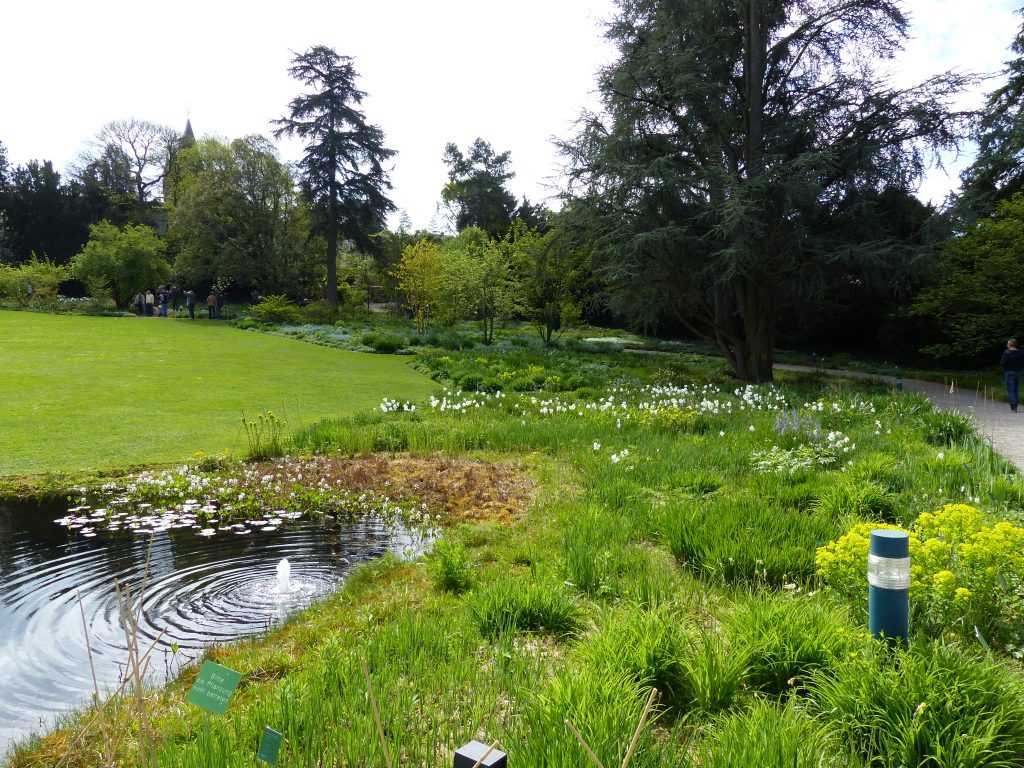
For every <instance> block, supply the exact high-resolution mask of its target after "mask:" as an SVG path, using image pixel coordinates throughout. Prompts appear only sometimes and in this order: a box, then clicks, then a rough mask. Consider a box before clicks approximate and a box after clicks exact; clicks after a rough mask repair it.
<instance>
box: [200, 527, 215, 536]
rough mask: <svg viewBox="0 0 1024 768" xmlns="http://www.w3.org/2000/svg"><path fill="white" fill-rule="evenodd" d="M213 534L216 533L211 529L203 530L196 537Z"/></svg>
mask: <svg viewBox="0 0 1024 768" xmlns="http://www.w3.org/2000/svg"><path fill="white" fill-rule="evenodd" d="M215 533H216V531H215V530H213V528H203V530H201V531H200V532H199V534H198V535H200V536H213V535H214V534H215Z"/></svg>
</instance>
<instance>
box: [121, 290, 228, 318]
mask: <svg viewBox="0 0 1024 768" xmlns="http://www.w3.org/2000/svg"><path fill="white" fill-rule="evenodd" d="M182 301H184V303H185V309H186V311H187V312H188V316H189V318H190V319H191V320H195V319H196V294H195V291H193V290H192V289H191V288H189V289H187V290H185V291H182V290H181V288H179V287H178V286H176V285H161V286H160V287H159V288H157V289H156V290H155V291H154V290H153V289H152V288H147V289H146V291H144V292H143V291H140V292H139V293H137V294H135V298H134V299H133V300H132V306H133V307H135V312H136V313H137V314H138V315H139V316H140V317H167V313H168V310H169V309H170V308H171V307H173V308H174V310H175V312H177V311H178V309H180V308H181V303H182ZM223 306H224V304H223V297H222V296H220V295H219V294H217V293H215V292H213V291H210V295H209V296H207V297H206V311H207V313H208V316H209V318H210V319H211V320H216V319H217V318H218V317H220V316H221V310H222V309H223Z"/></svg>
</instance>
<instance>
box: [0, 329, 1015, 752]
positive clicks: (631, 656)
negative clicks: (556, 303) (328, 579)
mask: <svg viewBox="0 0 1024 768" xmlns="http://www.w3.org/2000/svg"><path fill="white" fill-rule="evenodd" d="M258 338H261V337H258ZM331 354H337V353H336V352H331ZM417 365H418V367H420V368H421V369H422V370H424V371H425V372H428V373H430V374H431V375H433V376H434V377H435V378H437V379H438V380H440V381H441V382H454V381H459V382H461V386H462V389H457V388H456V387H455V386H454V385H453V386H452V388H451V389H448V390H446V391H445V392H443V393H441V392H439V393H437V394H436V395H433V396H431V397H430V398H429V399H422V398H421V399H417V400H406V399H404V398H399V397H390V396H389V397H388V398H387V399H386V400H384V401H383V402H380V403H379V404H378V405H377V407H375V408H373V409H368V410H364V411H361V412H359V413H356V414H353V415H348V416H345V415H341V416H338V417H335V418H330V419H326V420H323V421H320V422H317V423H315V424H312V425H309V426H307V427H303V428H301V429H296V430H294V431H293V433H292V434H291V435H289V437H288V439H287V440H285V441H284V444H282V445H280V446H278V448H279V450H281V451H284V452H287V453H288V454H290V455H292V456H294V457H303V456H305V457H315V461H316V462H320V463H321V464H320V466H321V467H323V468H324V469H322V470H321V471H322V472H323V473H324V474H325V475H326V474H327V473H328V470H327V469H326V467H329V466H330V467H334V466H341V464H342V463H344V462H351V461H354V460H357V459H358V460H370V459H372V460H373V461H376V462H379V464H378V469H377V470H375V473H377V474H379V473H381V472H382V469H381V468H383V467H385V466H391V467H395V469H394V471H393V472H392V473H391V474H390V475H389V477H388V480H387V483H386V486H387V488H388V489H389V491H388V492H389V494H390V495H392V496H394V495H397V496H398V497H401V496H403V494H404V495H407V496H409V497H410V498H413V499H415V498H417V496H418V494H419V500H420V501H423V502H430V503H437V502H438V498H439V497H437V496H436V494H435V495H434V496H431V499H432V500H433V501H431V500H430V499H427V498H424V497H423V496H422V494H421V493H420V491H418V490H417V489H422V487H423V486H422V484H421V478H419V477H417V478H416V479H415V481H414V479H413V478H412V477H411V476H410V477H409V480H408V482H407V483H403V481H402V477H403V476H402V472H403V471H404V470H403V469H401V467H403V466H405V465H404V464H402V462H409V461H413V460H416V461H419V460H427V459H431V460H435V461H440V462H450V461H454V460H456V459H457V460H459V461H467V462H470V463H471V464H472V465H473V466H474V467H476V468H477V469H476V470H475V472H474V474H473V475H472V478H473V479H472V480H471V481H467V480H460V481H459V482H458V483H454V484H452V486H451V487H450V488H449V489H448V491H447V492H448V493H449V494H450V496H451V498H453V499H460V500H461V499H465V498H467V497H471V498H474V499H495V498H502V499H503V498H504V496H503V495H502V494H501V493H499V492H498V491H496V490H494V489H493V488H489V487H488V477H490V476H493V477H498V476H501V477H507V476H508V474H509V473H517V474H520V475H522V476H523V478H525V479H526V481H528V485H529V487H530V488H532V491H531V493H530V494H529V496H528V498H524V499H523V500H521V501H520V502H518V503H516V504H513V505H512V508H511V511H509V510H506V511H505V513H504V514H502V515H500V516H494V517H493V518H489V517H488V516H487V515H466V514H460V513H459V511H458V510H460V509H461V511H462V512H463V513H465V512H467V511H469V508H472V507H474V506H476V505H475V503H474V504H468V505H467V504H462V506H461V507H460V506H459V504H454V505H449V507H450V510H451V509H455V510H456V512H455V513H453V514H449V515H448V516H447V517H445V518H444V524H445V527H444V534H443V538H442V539H441V540H440V541H439V542H438V543H437V545H436V546H435V547H434V549H433V552H432V553H431V554H430V555H428V556H427V557H426V558H423V559H420V560H416V561H412V562H409V561H405V560H401V559H397V558H386V559H383V560H379V561H377V562H375V563H372V564H369V565H366V566H363V567H361V568H360V569H358V570H357V571H356V573H355V575H354V576H353V577H352V578H351V579H350V580H349V581H348V583H347V584H346V586H345V587H344V588H343V589H342V590H341V591H339V592H338V593H337V594H335V595H334V596H332V597H331V598H330V599H328V600H326V601H325V602H323V603H321V604H319V605H317V606H314V607H313V608H311V609H310V610H308V611H306V612H304V613H302V614H301V615H299V616H297V617H295V618H294V619H292V620H291V621H290V622H288V623H287V624H286V625H285V626H284V627H282V628H280V629H277V630H275V631H273V632H271V633H270V634H269V635H268V636H267V637H265V638H263V639H259V640H256V641H251V642H245V643H240V644H236V645H230V646H224V647H217V648H214V649H211V650H210V652H209V654H208V656H209V658H212V659H214V660H216V661H218V662H220V663H222V664H225V665H227V666H229V667H231V668H233V669H236V670H238V671H239V672H241V673H242V676H243V678H242V685H241V688H240V690H239V693H238V694H237V695H236V698H235V700H234V701H233V703H232V706H231V708H230V710H229V712H228V713H227V715H225V716H224V717H220V718H212V719H211V718H207V717H204V716H203V715H202V714H201V713H200V712H199V711H198V710H197V709H196V708H194V707H191V706H189V705H187V704H186V703H185V700H184V697H185V694H186V692H187V690H188V687H189V686H190V685H191V683H192V681H193V680H194V677H195V669H194V668H189V669H186V671H185V672H184V673H183V674H182V675H181V677H180V678H179V679H178V680H177V681H175V682H174V683H172V684H170V685H169V686H167V687H166V688H164V689H161V690H154V691H148V692H147V693H146V694H145V695H144V696H140V697H139V698H138V699H135V698H133V697H126V698H124V699H119V700H116V701H113V702H111V703H109V704H108V705H106V706H105V707H102V708H99V709H94V710H92V711H90V712H86V713H84V714H82V715H79V716H76V717H74V718H71V719H70V720H69V721H68V722H67V723H66V725H65V726H64V727H63V728H61V729H58V730H56V731H55V732H53V733H51V734H50V735H48V736H46V737H45V738H43V739H41V740H38V741H35V742H33V743H31V744H27V745H24V747H22V748H21V749H20V750H18V751H17V752H16V753H15V754H14V755H13V756H12V759H11V763H10V764H11V766H12V767H14V768H28V767H29V766H33V767H34V766H43V765H56V764H61V765H66V766H69V767H77V766H82V767H84V766H101V765H108V764H114V763H116V764H123V765H160V766H174V767H180V768H186V767H198V766H203V767H204V768H211V767H212V768H227V767H228V766H242V765H250V764H252V761H253V759H254V754H255V750H256V744H257V740H258V736H259V734H260V732H261V731H262V729H263V727H264V725H270V726H271V727H273V728H276V729H277V730H279V731H281V732H282V733H283V734H284V737H285V742H284V747H283V751H282V754H281V759H280V763H279V764H280V765H284V766H321V765H339V766H342V765H344V766H347V765H359V766H396V765H400V766H446V765H450V764H451V754H452V751H453V750H454V749H455V748H456V747H457V746H459V745H460V744H462V743H464V742H466V741H468V740H470V739H472V738H477V739H479V740H481V741H484V742H486V743H494V742H497V743H498V744H500V745H501V748H502V749H505V750H506V751H507V752H508V753H509V755H510V760H511V761H512V763H513V764H515V765H524V766H542V765H543V766H554V767H555V768H561V767H563V766H564V767H565V768H569V767H570V766H572V767H576V766H586V765H595V764H596V763H595V762H594V758H596V759H597V760H599V761H600V763H601V764H602V765H604V766H608V767H610V766H620V765H622V764H624V762H628V763H629V765H632V766H647V767H651V768H654V767H656V766H666V767H667V766H701V768H709V767H710V768H717V767H718V766H721V767H722V768H725V766H754V765H756V766H763V767H766V768H773V767H775V766H778V768H783V766H785V767H786V768H794V767H795V768H804V767H806V768H811V766H815V767H816V768H820V767H821V766H846V767H849V768H862V767H864V768H866V767H867V766H891V767H892V768H899V767H902V766H936V767H938V766H948V767H949V768H953V767H954V766H958V767H963V766H1021V765H1024V678H1022V676H1021V669H1020V666H1019V662H1018V661H1017V659H1018V658H1019V657H1020V656H1021V653H1022V651H1021V646H1022V645H1024V643H1022V638H1021V627H1022V625H1021V616H1022V615H1024V614H1022V612H1021V607H1022V605H1024V601H1022V598H1024V588H1022V585H1024V578H1022V577H1024V563H1022V557H1024V555H1022V554H1021V548H1020V547H1019V546H1017V545H1018V544H1020V543H1021V542H1024V539H1022V538H1021V534H1022V533H1024V531H1022V529H1021V528H1020V527H1018V525H1017V523H1018V522H1019V521H1020V519H1021V517H1022V514H1024V483H1022V482H1021V480H1020V479H1019V478H1018V477H1017V476H1016V472H1015V471H1014V470H1013V468H1012V467H1010V466H1008V465H1007V464H1006V463H1005V462H1004V461H1003V460H1002V459H1001V458H1000V457H998V456H997V455H995V454H994V453H993V452H992V451H991V450H990V449H989V448H988V446H986V445H985V444H984V443H983V442H982V441H981V440H980V439H979V438H978V437H977V436H976V435H975V434H974V433H973V431H972V430H971V428H970V425H969V423H967V422H966V421H965V420H964V419H963V418H961V417H958V416H956V415H955V414H954V415H950V414H938V413H935V412H934V411H933V410H932V409H931V407H930V405H929V404H928V403H927V401H925V400H923V399H922V398H920V397H917V396H913V395H906V394H897V393H893V392H890V391H888V390H887V389H885V388H884V387H881V386H878V385H870V384H865V383H854V382H844V381H836V380H821V379H816V378H813V377H798V376H790V377H788V378H785V379H784V380H783V381H782V382H780V383H779V385H777V386H774V387H737V385H736V384H735V383H733V382H730V381H729V380H728V379H727V378H726V376H725V374H724V372H723V371H722V368H721V365H720V363H717V362H715V361H712V360H706V359H701V358H698V357H686V358H684V357H681V356H676V357H672V358H667V357H664V358H663V357H658V358H650V357H643V358H638V356H635V355H625V354H622V353H614V354H613V353H588V352H581V351H576V352H570V351H565V350H562V351H551V352H548V351H544V350H540V349H519V348H516V349H505V350H499V351H491V350H481V349H474V350H469V351H464V352H457V351H452V350H430V351H427V352H424V353H423V354H422V355H421V356H420V357H419V358H418V360H417ZM573 376H575V377H577V378H576V379H573V380H571V381H570V379H571V378H572V377H573ZM467 387H469V388H471V389H467ZM385 391H387V390H386V389H385ZM259 452H260V453H265V452H271V451H262V450H261V451H259ZM360 457H362V458H361V459H360ZM312 460H314V458H307V459H302V458H294V459H287V460H286V461H285V464H287V462H292V461H312ZM242 466H244V465H242ZM279 466H283V465H279ZM303 466H306V465H303ZM489 467H490V468H491V469H490V470H488V468H489ZM190 471H192V472H195V473H199V474H206V475H209V476H210V477H214V478H215V477H217V476H224V475H225V474H230V473H232V472H243V473H245V472H247V473H248V474H250V475H252V476H253V477H259V476H260V475H261V474H262V473H263V472H264V471H265V470H263V469H260V468H259V466H254V467H253V468H252V469H251V470H245V469H242V470H240V469H238V468H237V467H232V466H230V465H226V466H223V467H219V468H217V467H206V468H196V469H194V470H190ZM332 471H334V470H332ZM303 472H305V473H306V474H307V475H308V474H309V472H308V470H303ZM336 476H338V473H337V472H335V474H334V475H332V477H336ZM299 477H301V475H299ZM193 479H194V478H189V479H188V481H187V482H186V481H184V480H182V483H185V485H184V487H194V484H193V483H192V480H193ZM175 482H176V481H175ZM275 482H277V481H275ZM137 485H139V486H140V487H141V485H142V484H137ZM212 485H215V483H213V484H211V487H212ZM227 485H228V486H229V487H235V486H234V485H233V484H232V483H231V482H228V483H227ZM172 486H174V482H168V483H164V482H162V481H161V482H156V483H154V484H153V485H152V489H155V490H151V493H152V494H155V495H148V496H146V498H147V500H148V501H150V502H153V503H157V504H160V505H163V506H167V505H172V504H173V503H176V501H175V500H176V499H178V498H179V496H176V495H174V494H176V493H178V491H170V490H167V489H168V488H171V487H172ZM288 487H292V488H293V489H294V488H297V486H285V487H284V491H287V490H288ZM147 493H150V492H147ZM161 493H165V494H168V495H167V496H166V498H161V497H160V494H161ZM181 493H184V491H181ZM294 493H295V491H294V490H293V495H294ZM303 498H307V499H308V498H309V497H308V496H306V497H303ZM274 503H275V504H276V503H279V501H278V499H277V498H275V500H274ZM282 503H283V502H282ZM450 510H449V511H450ZM239 514H240V515H242V516H244V515H247V514H251V512H250V511H249V510H240V511H239ZM875 525H891V526H899V527H903V528H906V529H908V530H910V531H912V533H913V536H914V539H913V542H912V546H913V547H915V550H914V557H915V559H914V564H915V571H914V579H915V591H914V593H913V617H912V623H913V641H912V643H911V645H910V646H909V647H908V648H905V649H901V650H889V649H887V647H886V646H885V645H884V644H879V643H877V642H875V641H873V640H871V639H870V638H869V637H868V636H867V633H866V628H865V626H866V584H865V581H864V568H865V560H866V539H863V537H862V536H860V534H859V533H858V532H859V531H861V530H862V529H863V528H864V527H865V526H866V527H867V528H870V527H872V526H875ZM859 536H860V538H858V537H859ZM993 574H998V579H996V578H995V576H994V575H993ZM851 585H852V586H851ZM367 679H369V681H370V683H369V685H368V683H367ZM370 690H372V692H373V695H372V696H369V695H368V693H369V692H370ZM652 690H656V691H657V693H656V694H655V695H654V698H653V699H652V698H651V693H650V692H651V691H652ZM649 701H652V702H653V704H652V705H651V709H650V710H649V711H648V712H647V714H646V716H645V714H644V712H645V704H646V703H647V702H649ZM375 708H376V709H377V710H379V711H378V712H376V713H375ZM378 719H379V722H378ZM567 723H568V724H567ZM570 724H571V729H570ZM572 729H575V731H577V732H578V734H579V738H577V736H575V735H574V732H573V730H572ZM580 739H582V740H583V741H584V742H586V745H587V746H586V747H584V746H582V745H581V743H580ZM588 750H590V751H592V753H593V757H591V755H590V752H589V751H588ZM627 757H628V760H627Z"/></svg>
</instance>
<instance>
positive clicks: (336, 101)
mask: <svg viewBox="0 0 1024 768" xmlns="http://www.w3.org/2000/svg"><path fill="white" fill-rule="evenodd" d="M288 72H289V74H290V75H291V76H292V77H293V78H295V79H296V80H298V81H299V82H300V83H302V84H303V85H304V86H305V87H306V88H307V89H309V90H308V92H306V93H303V94H302V95H299V96H296V97H295V98H294V99H292V101H291V103H290V104H289V105H288V115H287V116H286V117H282V118H281V119H279V120H276V121H275V125H277V130H276V131H275V133H274V135H275V136H277V137H281V136H297V137H298V138H300V139H302V140H304V141H305V142H306V147H305V151H304V153H303V156H302V160H301V161H299V168H300V170H301V173H302V184H303V189H304V191H305V194H306V196H307V198H308V199H309V202H310V205H311V207H312V210H313V219H312V223H313V228H314V230H315V231H317V232H321V233H323V234H324V235H325V237H326V240H327V249H326V250H327V253H326V260H327V300H328V302H330V303H331V304H332V305H337V303H338V280H337V263H338V238H339V236H342V237H345V238H347V239H349V240H352V241H353V242H354V243H355V245H356V247H357V248H359V249H360V250H366V251H368V250H372V248H373V246H374V242H373V240H372V235H373V234H374V233H376V232H379V231H380V230H382V229H384V225H385V217H386V216H387V214H389V213H390V212H391V211H393V210H394V209H395V205H394V203H392V202H391V199H390V198H389V197H388V191H389V190H390V189H391V182H390V181H389V180H388V172H387V170H386V169H385V167H384V163H385V162H386V161H387V160H388V159H389V158H391V157H392V156H394V154H395V152H394V150H391V149H388V148H387V147H386V146H384V132H383V131H382V130H381V129H380V128H378V127H377V126H375V125H371V124H370V123H368V122H367V120H366V116H365V115H364V114H363V112H362V111H361V110H360V109H359V105H360V104H361V103H362V101H363V99H364V98H365V97H366V94H365V93H364V92H363V91H361V90H359V88H357V87H356V77H357V75H356V69H355V64H354V62H353V60H352V59H351V58H350V57H348V56H339V55H338V54H337V53H335V52H334V51H333V50H331V49H330V48H328V47H326V46H323V45H318V46H314V47H313V48H310V49H309V50H308V51H306V52H305V53H301V54H298V55H296V56H295V58H294V59H293V61H292V65H291V67H290V68H289V70H288Z"/></svg>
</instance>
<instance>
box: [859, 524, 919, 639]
mask: <svg viewBox="0 0 1024 768" xmlns="http://www.w3.org/2000/svg"><path fill="white" fill-rule="evenodd" d="M868 628H869V629H870V630H871V634H872V635H874V636H875V637H877V638H885V639H887V640H889V641H890V642H892V641H894V640H902V641H903V642H906V641H907V640H908V639H909V638H910V535H909V534H908V533H907V532H906V531H890V530H875V531H872V532H871V547H870V549H869V550H868Z"/></svg>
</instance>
